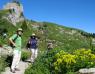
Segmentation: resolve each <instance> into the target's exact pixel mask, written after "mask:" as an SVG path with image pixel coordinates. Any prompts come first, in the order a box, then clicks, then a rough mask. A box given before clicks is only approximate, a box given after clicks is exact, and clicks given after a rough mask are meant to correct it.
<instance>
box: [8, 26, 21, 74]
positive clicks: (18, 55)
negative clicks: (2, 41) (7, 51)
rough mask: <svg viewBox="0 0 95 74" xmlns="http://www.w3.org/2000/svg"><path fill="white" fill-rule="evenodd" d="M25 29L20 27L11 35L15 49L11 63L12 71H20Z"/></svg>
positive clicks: (11, 41)
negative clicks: (22, 36)
mask: <svg viewBox="0 0 95 74" xmlns="http://www.w3.org/2000/svg"><path fill="white" fill-rule="evenodd" d="M22 33H23V31H22V29H21V28H19V29H18V30H17V32H16V34H14V35H13V36H12V37H10V39H9V41H10V43H11V45H12V48H13V49H14V51H13V60H12V65H11V72H13V73H15V71H20V70H19V69H18V65H19V62H20V58H21V42H22V38H21V35H22Z"/></svg>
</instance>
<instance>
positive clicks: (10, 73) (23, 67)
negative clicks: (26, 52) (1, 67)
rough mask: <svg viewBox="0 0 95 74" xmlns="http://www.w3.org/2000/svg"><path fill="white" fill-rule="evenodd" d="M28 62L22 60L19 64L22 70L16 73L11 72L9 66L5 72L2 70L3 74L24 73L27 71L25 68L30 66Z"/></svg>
mask: <svg viewBox="0 0 95 74" xmlns="http://www.w3.org/2000/svg"><path fill="white" fill-rule="evenodd" d="M28 66H29V65H28V63H27V62H22V61H21V62H20V64H19V69H20V71H16V73H12V72H10V68H9V67H7V68H6V69H5V72H2V73H1V74H24V72H25V69H26V68H28Z"/></svg>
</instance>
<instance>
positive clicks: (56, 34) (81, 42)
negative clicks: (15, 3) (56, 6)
mask: <svg viewBox="0 0 95 74" xmlns="http://www.w3.org/2000/svg"><path fill="white" fill-rule="evenodd" d="M0 12H1V11H0ZM4 14H6V13H4ZM4 14H1V15H0V16H2V15H4ZM35 24H36V25H37V26H38V27H35ZM33 25H34V27H33ZM18 27H22V28H23V30H24V34H23V36H22V38H23V47H25V45H26V43H27V41H28V39H29V36H30V35H31V34H32V33H36V34H37V36H38V37H39V38H40V40H39V49H41V50H44V49H46V43H47V42H48V40H52V41H53V43H54V47H55V48H59V49H64V50H65V49H66V51H69V50H72V49H78V48H90V46H91V45H90V37H86V36H83V35H82V34H81V32H83V31H81V30H78V29H74V28H69V27H65V26H60V25H57V24H54V23H49V22H43V24H41V22H40V23H39V22H35V21H30V20H26V21H24V22H20V23H17V26H16V27H15V26H13V25H12V24H11V23H10V22H8V21H7V20H5V19H2V18H0V28H1V29H3V28H6V29H7V30H8V38H9V37H10V36H11V35H12V34H13V33H15V31H16V30H17V28H18ZM42 32H43V33H42ZM83 33H84V32H83ZM0 37H1V38H0V44H1V45H2V44H5V43H7V41H8V38H7V39H5V40H3V39H2V36H0Z"/></svg>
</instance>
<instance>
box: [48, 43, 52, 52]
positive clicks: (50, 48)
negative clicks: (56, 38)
mask: <svg viewBox="0 0 95 74" xmlns="http://www.w3.org/2000/svg"><path fill="white" fill-rule="evenodd" d="M52 49H53V43H52V42H48V44H47V51H48V52H49V51H50V50H52Z"/></svg>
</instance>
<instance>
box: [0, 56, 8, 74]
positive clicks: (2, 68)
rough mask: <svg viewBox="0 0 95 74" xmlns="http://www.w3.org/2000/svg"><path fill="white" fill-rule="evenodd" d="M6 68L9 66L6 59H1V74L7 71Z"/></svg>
mask: <svg viewBox="0 0 95 74" xmlns="http://www.w3.org/2000/svg"><path fill="white" fill-rule="evenodd" d="M6 66H7V63H6V62H5V58H3V57H0V74H1V72H2V71H4V70H5V67H6Z"/></svg>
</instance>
